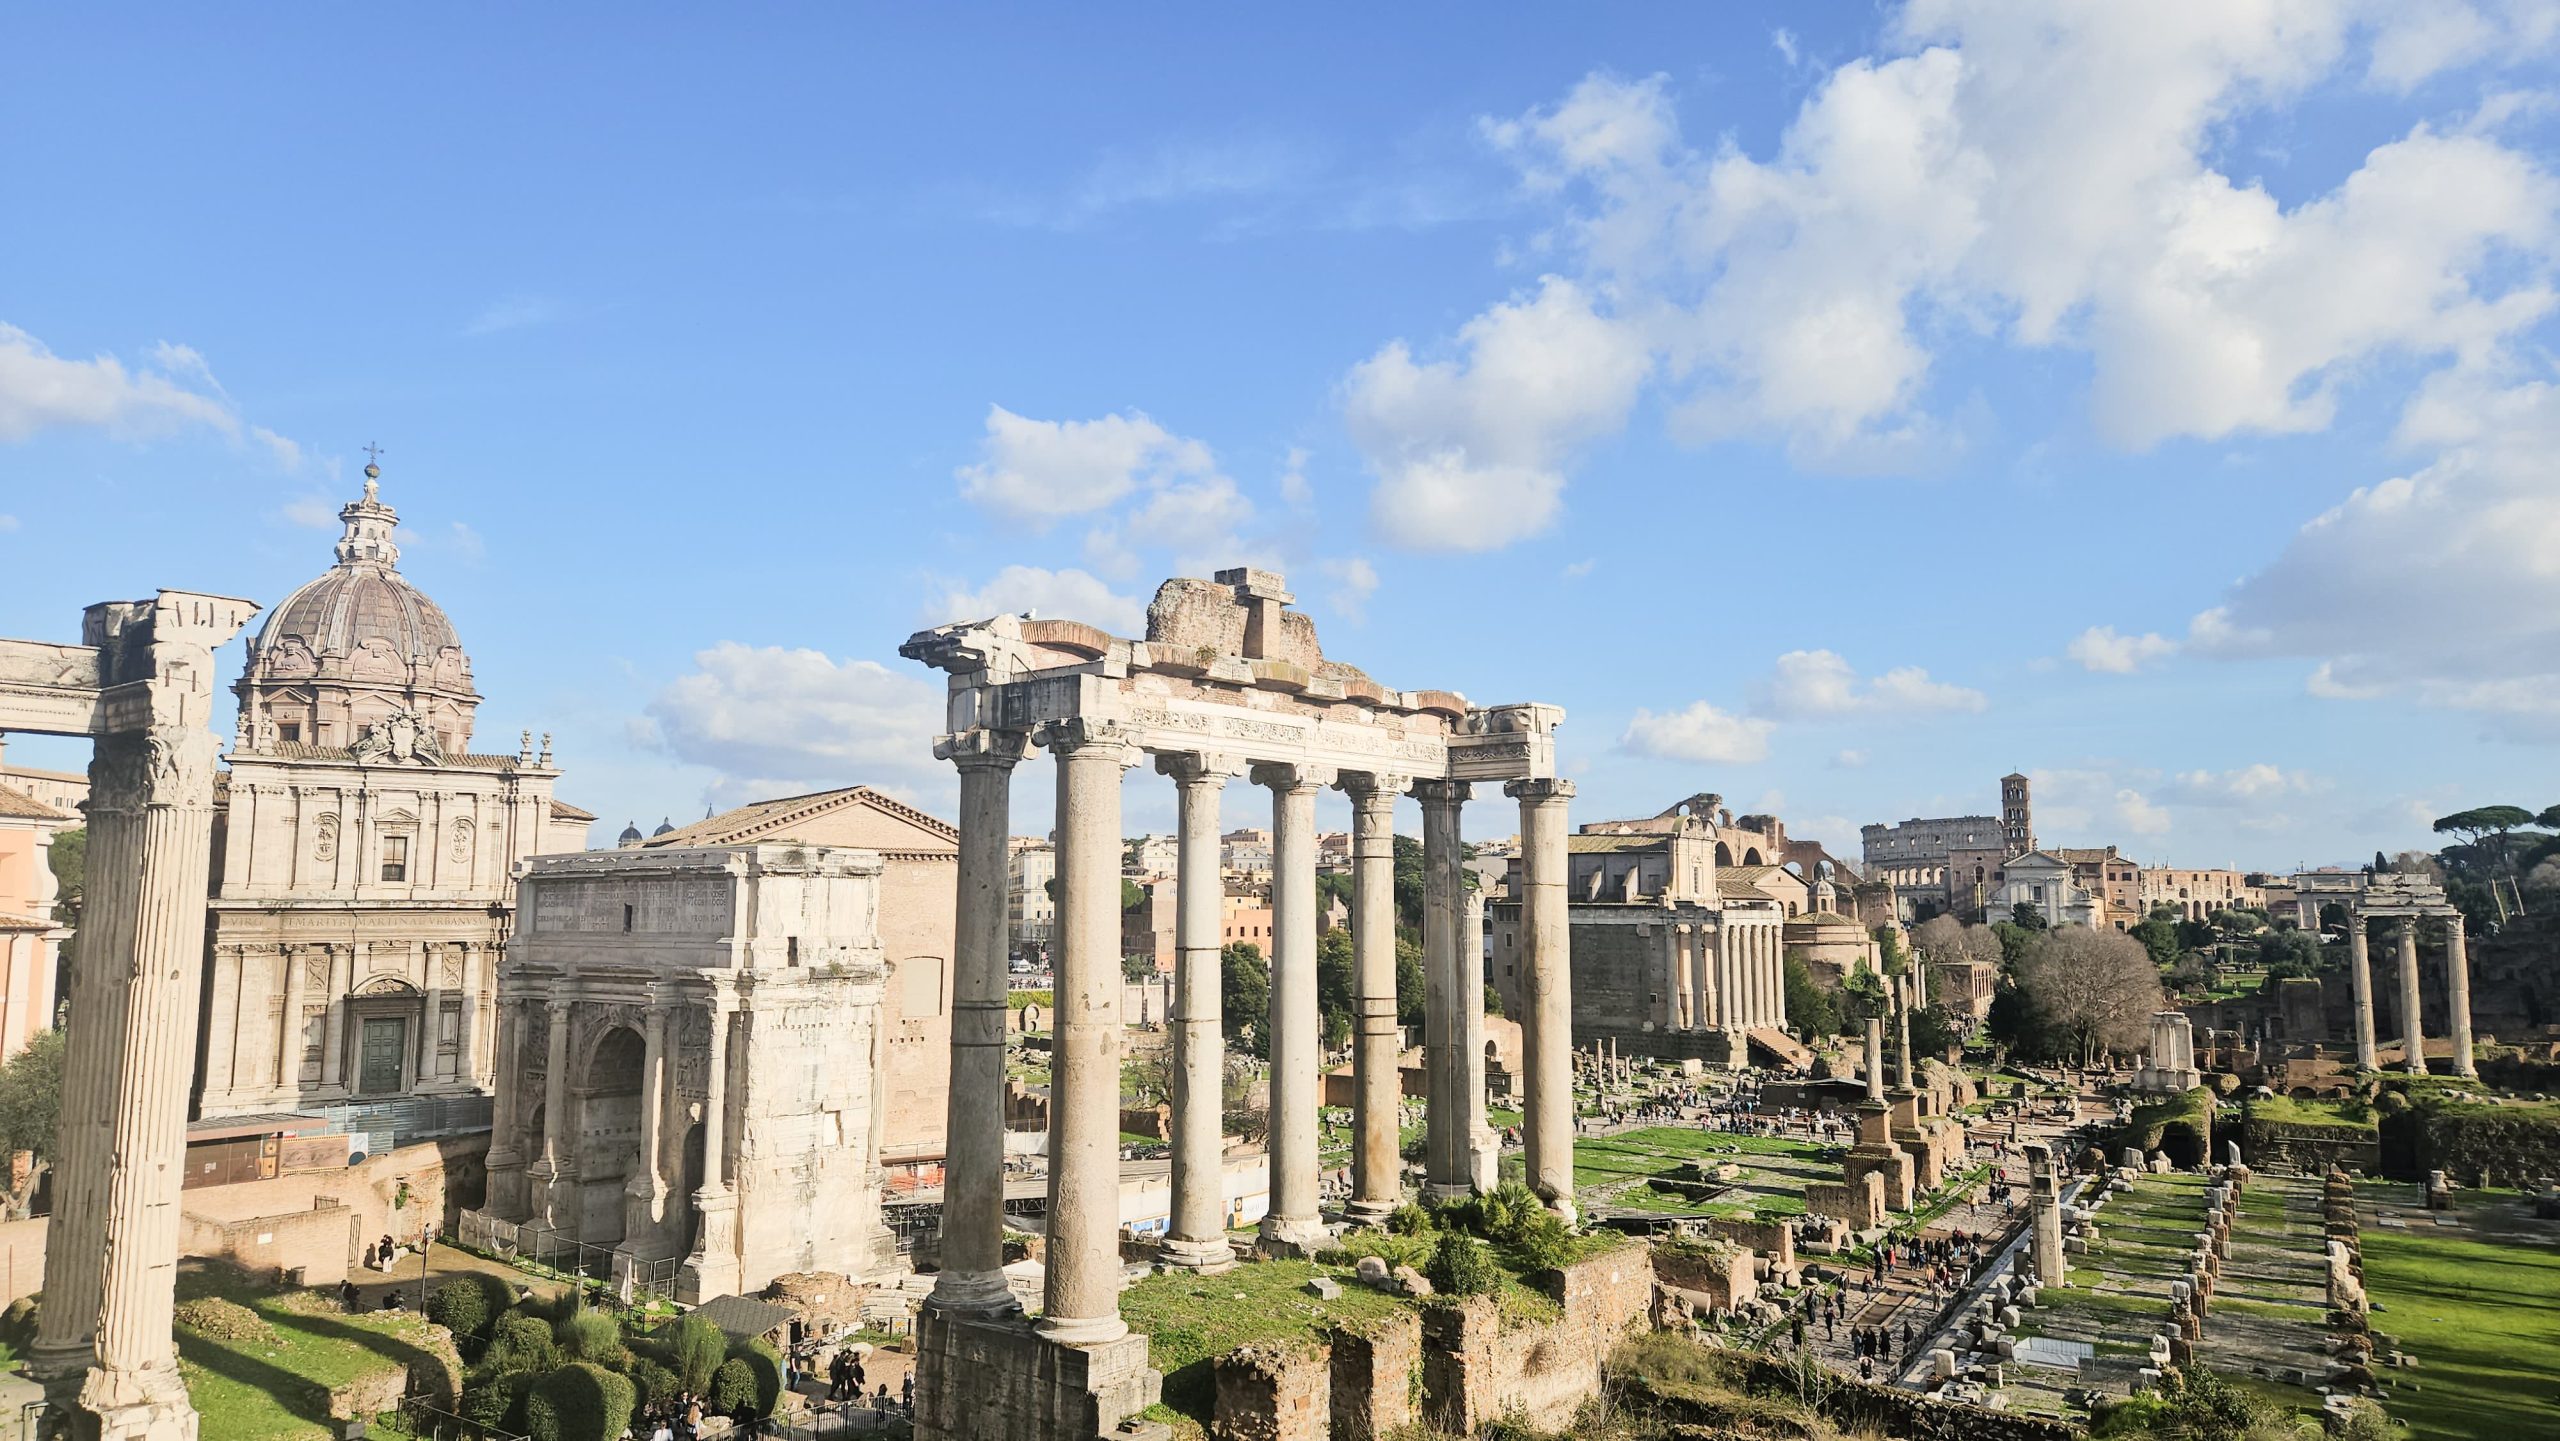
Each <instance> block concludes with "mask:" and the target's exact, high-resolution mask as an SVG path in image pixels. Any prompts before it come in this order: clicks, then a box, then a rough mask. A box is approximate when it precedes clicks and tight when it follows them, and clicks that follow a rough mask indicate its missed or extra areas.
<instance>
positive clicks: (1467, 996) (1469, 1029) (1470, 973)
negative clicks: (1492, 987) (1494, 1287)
mask: <svg viewBox="0 0 2560 1441" xmlns="http://www.w3.org/2000/svg"><path fill="white" fill-rule="evenodd" d="M1484 969H1485V967H1484V889H1483V887H1481V886H1473V885H1469V884H1467V875H1466V869H1465V867H1464V866H1463V865H1461V866H1460V867H1459V871H1458V972H1457V1011H1458V1054H1459V1056H1460V1057H1461V1058H1462V1059H1463V1060H1464V1061H1465V1063H1466V1079H1465V1080H1464V1081H1462V1082H1461V1083H1460V1085H1459V1090H1458V1104H1459V1108H1460V1109H1459V1115H1460V1117H1461V1118H1462V1121H1463V1125H1464V1129H1465V1132H1466V1134H1467V1135H1468V1136H1469V1137H1470V1138H1472V1148H1473V1154H1472V1157H1471V1164H1470V1165H1469V1167H1468V1172H1467V1176H1468V1179H1469V1180H1470V1181H1471V1182H1473V1183H1474V1187H1475V1189H1476V1190H1477V1191H1479V1192H1485V1191H1491V1190H1492V1189H1493V1188H1494V1186H1495V1185H1496V1183H1498V1182H1499V1181H1500V1180H1501V1170H1502V1138H1501V1137H1500V1136H1498V1135H1496V1134H1495V1133H1494V1130H1493V1127H1492V1125H1491V1124H1489V1123H1488V1122H1487V1121H1486V1119H1485V1111H1484V1107H1485V1038H1484V992H1485V978H1484Z"/></svg>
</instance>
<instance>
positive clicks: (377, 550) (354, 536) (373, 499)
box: [338, 442, 400, 567]
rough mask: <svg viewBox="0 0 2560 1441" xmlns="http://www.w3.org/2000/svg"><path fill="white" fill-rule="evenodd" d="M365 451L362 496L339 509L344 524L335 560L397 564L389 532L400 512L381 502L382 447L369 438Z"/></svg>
mask: <svg viewBox="0 0 2560 1441" xmlns="http://www.w3.org/2000/svg"><path fill="white" fill-rule="evenodd" d="M364 453H365V457H366V458H365V464H364V499H362V500H358V501H351V502H349V503H348V504H347V506H346V507H345V508H344V509H342V510H340V511H339V512H338V519H339V521H340V522H341V523H343V524H344V525H345V526H346V528H347V533H346V534H345V535H343V536H341V537H339V539H338V564H340V565H355V564H358V563H359V562H365V561H370V562H372V563H374V564H376V565H380V566H385V567H396V566H398V565H399V564H400V547H398V546H396V545H394V544H392V543H391V532H392V531H393V529H394V528H396V527H397V526H398V525H399V524H400V513H399V512H398V511H396V510H393V509H392V508H391V507H389V506H387V505H384V504H383V503H382V447H381V446H379V445H375V444H372V443H370V442H368V443H367V444H366V445H365V448H364Z"/></svg>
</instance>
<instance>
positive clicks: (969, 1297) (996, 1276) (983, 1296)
mask: <svg viewBox="0 0 2560 1441" xmlns="http://www.w3.org/2000/svg"><path fill="white" fill-rule="evenodd" d="M924 1303H925V1304H926V1305H927V1306H930V1307H932V1308H933V1309H934V1310H936V1311H939V1312H942V1313H943V1314H944V1315H948V1316H985V1317H992V1318H995V1319H998V1320H1002V1319H1007V1318H1012V1317H1018V1316H1020V1315H1021V1314H1022V1298H1020V1297H1018V1296H1016V1295H1014V1294H1013V1287H1011V1286H1009V1285H1007V1284H1006V1283H1005V1279H1004V1273H1003V1272H1002V1271H945V1272H943V1273H942V1274H941V1275H939V1276H936V1277H935V1278H934V1281H933V1294H931V1295H930V1296H927V1297H926V1298H925V1302H924Z"/></svg>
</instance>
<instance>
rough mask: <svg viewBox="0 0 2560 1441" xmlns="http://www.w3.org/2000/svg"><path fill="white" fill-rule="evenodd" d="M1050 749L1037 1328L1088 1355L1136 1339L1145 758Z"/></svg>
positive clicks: (1056, 745)
mask: <svg viewBox="0 0 2560 1441" xmlns="http://www.w3.org/2000/svg"><path fill="white" fill-rule="evenodd" d="M1041 740H1042V741H1043V742H1044V743H1045V744H1047V745H1048V747H1049V753H1050V755H1051V756H1052V757H1054V758H1055V759H1056V761H1057V768H1058V823H1057V824H1058V967H1057V1006H1056V1016H1057V1024H1056V1028H1055V1030H1054V1032H1053V1035H1052V1050H1051V1059H1050V1065H1051V1068H1052V1070H1051V1082H1050V1088H1049V1255H1048V1286H1047V1290H1046V1292H1045V1305H1044V1309H1043V1312H1042V1315H1041V1317H1040V1323H1039V1324H1040V1331H1041V1334H1043V1335H1045V1336H1047V1337H1049V1338H1050V1339H1051V1340H1053V1341H1057V1342H1059V1343H1061V1344H1065V1345H1075V1346H1083V1345H1094V1344H1098V1343H1100V1342H1104V1341H1116V1340H1118V1339H1119V1338H1120V1337H1122V1336H1125V1335H1127V1334H1128V1333H1129V1327H1128V1324H1127V1323H1126V1322H1124V1321H1122V1320H1121V1319H1120V778H1121V774H1122V773H1123V772H1124V771H1126V770H1127V769H1128V768H1129V766H1130V765H1132V764H1133V763H1135V762H1136V760H1137V759H1138V751H1137V748H1136V747H1135V746H1132V745H1130V744H1129V743H1128V741H1127V740H1126V739H1125V738H1124V737H1123V736H1122V735H1121V733H1120V731H1119V728H1118V727H1116V726H1114V725H1111V724H1110V723H1108V722H1103V721H1091V720H1075V721H1065V722H1060V723H1058V724H1055V725H1051V726H1048V727H1045V728H1044V729H1043V732H1042V735H1041ZM1312 879H1313V878H1312V877H1310V880H1312Z"/></svg>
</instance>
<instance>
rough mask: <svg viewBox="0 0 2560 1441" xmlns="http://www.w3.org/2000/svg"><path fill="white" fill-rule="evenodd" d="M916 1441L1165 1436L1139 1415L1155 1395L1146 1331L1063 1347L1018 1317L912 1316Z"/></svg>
mask: <svg viewBox="0 0 2560 1441" xmlns="http://www.w3.org/2000/svg"><path fill="white" fill-rule="evenodd" d="M915 1354H916V1410H915V1434H916V1437H917V1441H1050V1438H1053V1437H1060V1436H1081V1437H1094V1438H1101V1437H1105V1436H1109V1437H1113V1438H1115V1441H1118V1438H1127V1441H1165V1438H1167V1437H1169V1435H1170V1432H1169V1430H1168V1429H1167V1428H1166V1427H1165V1426H1164V1425H1163V1424H1162V1423H1160V1422H1150V1421H1140V1420H1138V1419H1137V1413H1138V1412H1141V1411H1143V1410H1145V1409H1146V1408H1147V1407H1149V1406H1151V1405H1153V1404H1155V1403H1156V1402H1157V1401H1158V1400H1160V1399H1162V1395H1163V1384H1164V1378H1163V1377H1162V1376H1161V1375H1159V1374H1158V1373H1157V1372H1156V1371H1154V1370H1152V1369H1151V1368H1149V1367H1148V1365H1147V1338H1146V1337H1144V1336H1140V1335H1134V1334H1132V1335H1127V1336H1122V1337H1120V1338H1119V1339H1118V1340H1115V1341H1109V1342H1103V1343H1100V1344H1097V1345H1091V1346H1069V1345H1060V1344H1058V1343H1056V1342H1053V1341H1050V1340H1048V1339H1047V1338H1045V1337H1043V1336H1041V1335H1040V1334H1039V1332H1038V1331H1036V1330H1035V1329H1034V1328H1033V1327H1032V1326H1030V1325H1029V1324H1028V1323H1025V1322H1023V1321H1020V1320H990V1319H987V1318H984V1317H975V1316H953V1315H947V1314H945V1313H943V1312H940V1311H936V1310H934V1309H933V1308H931V1307H927V1308H926V1309H925V1310H924V1311H923V1312H922V1313H921V1314H920V1315H918V1316H917V1318H916V1333H915Z"/></svg>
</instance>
